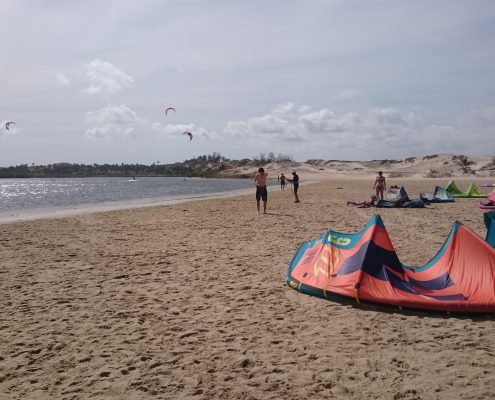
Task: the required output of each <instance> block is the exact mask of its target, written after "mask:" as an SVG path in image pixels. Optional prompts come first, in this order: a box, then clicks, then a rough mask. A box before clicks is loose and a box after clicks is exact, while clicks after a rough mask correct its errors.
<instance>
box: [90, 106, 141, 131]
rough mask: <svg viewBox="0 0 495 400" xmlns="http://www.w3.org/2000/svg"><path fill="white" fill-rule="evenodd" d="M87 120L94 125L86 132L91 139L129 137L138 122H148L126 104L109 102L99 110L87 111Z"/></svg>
mask: <svg viewBox="0 0 495 400" xmlns="http://www.w3.org/2000/svg"><path fill="white" fill-rule="evenodd" d="M86 122H87V123H88V124H92V125H93V127H91V128H89V129H87V130H86V132H85V134H84V135H85V136H86V137H87V138H91V139H100V138H112V137H116V136H117V137H128V136H131V134H132V132H133V131H134V129H135V126H136V125H137V124H146V121H145V120H144V119H142V118H141V117H139V116H138V115H137V114H136V113H135V112H134V111H132V110H131V109H130V108H129V107H127V106H126V105H125V104H121V105H120V106H113V105H110V104H109V105H108V106H106V107H104V108H102V109H100V110H98V111H90V112H88V113H86Z"/></svg>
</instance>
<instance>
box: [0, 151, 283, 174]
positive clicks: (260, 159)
mask: <svg viewBox="0 0 495 400" xmlns="http://www.w3.org/2000/svg"><path fill="white" fill-rule="evenodd" d="M282 158H283V159H284V160H292V157H290V156H283V155H280V154H279V155H278V156H275V154H274V153H268V155H265V154H264V153H261V154H260V155H259V156H255V157H253V159H249V158H245V159H242V160H230V159H228V158H226V157H224V156H223V155H222V154H220V153H218V152H213V154H206V155H201V156H198V157H195V158H191V159H189V160H185V161H182V162H176V163H172V164H160V162H159V161H157V162H156V163H153V164H151V165H146V164H126V163H121V164H96V163H94V164H78V163H66V162H63V163H55V164H48V165H35V164H31V165H28V164H21V165H16V166H10V167H0V178H75V177H107V176H108V177H129V176H183V177H204V178H213V177H217V176H219V174H220V172H222V171H225V170H226V169H229V168H235V167H238V166H242V165H256V166H257V165H262V164H265V163H267V162H270V161H281V160H282Z"/></svg>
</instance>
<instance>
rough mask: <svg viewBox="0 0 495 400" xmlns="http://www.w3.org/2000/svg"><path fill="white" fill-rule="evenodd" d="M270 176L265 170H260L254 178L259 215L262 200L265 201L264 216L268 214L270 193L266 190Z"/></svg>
mask: <svg viewBox="0 0 495 400" xmlns="http://www.w3.org/2000/svg"><path fill="white" fill-rule="evenodd" d="M267 176H268V174H267V173H266V172H265V170H264V169H263V168H261V167H260V168H259V169H258V173H257V174H256V176H255V177H254V184H255V185H256V206H257V208H258V213H259V212H260V200H263V214H266V202H267V201H268V191H267V190H266V177H267Z"/></svg>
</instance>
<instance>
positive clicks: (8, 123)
mask: <svg viewBox="0 0 495 400" xmlns="http://www.w3.org/2000/svg"><path fill="white" fill-rule="evenodd" d="M12 124H14V125H15V122H14V121H8V122H7V123H6V124H5V129H7V130H10V125H12Z"/></svg>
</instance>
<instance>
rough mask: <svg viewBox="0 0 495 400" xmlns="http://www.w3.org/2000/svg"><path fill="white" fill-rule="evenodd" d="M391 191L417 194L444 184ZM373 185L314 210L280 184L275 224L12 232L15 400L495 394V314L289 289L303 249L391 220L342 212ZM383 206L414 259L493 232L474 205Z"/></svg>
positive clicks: (242, 208)
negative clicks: (415, 308)
mask: <svg viewBox="0 0 495 400" xmlns="http://www.w3.org/2000/svg"><path fill="white" fill-rule="evenodd" d="M300 174H301V179H302V180H303V181H304V180H307V176H306V175H305V173H304V172H301V173H300ZM308 176H310V174H308ZM469 181H470V180H469ZM467 182H468V180H465V181H460V182H459V184H460V186H462V187H464V183H467ZM388 183H389V185H391V184H405V186H406V188H407V190H408V192H409V194H410V195H411V194H412V195H414V194H415V193H418V192H419V191H420V190H429V189H432V188H433V187H434V185H435V184H438V183H439V184H444V183H446V180H433V179H432V180H424V179H423V180H398V179H394V178H390V177H389V176H388ZM371 186H372V180H371V181H370V180H363V179H357V178H355V179H348V180H343V179H338V180H332V179H330V177H328V179H327V180H326V181H323V182H319V183H317V184H312V185H307V186H303V187H302V188H301V195H300V197H301V203H299V204H294V203H293V198H292V194H291V193H290V191H289V190H286V191H284V192H281V191H274V190H272V191H270V193H269V214H267V215H258V214H257V213H256V211H255V210H256V206H255V201H254V193H253V194H252V195H248V196H239V197H232V198H224V199H215V200H207V201H201V202H189V203H183V204H176V205H170V206H160V207H150V208H143V209H131V210H119V211H112V212H104V213H93V214H85V215H77V216H71V217H65V218H58V219H44V220H35V221H28V222H18V223H10V224H2V225H0V260H1V261H0V273H1V275H0V276H1V280H0V288H1V293H2V296H1V300H0V305H1V311H2V312H1V314H0V332H1V337H2V341H1V342H0V398H2V399H147V398H150V399H157V398H160V399H162V398H163V399H178V398H179V399H180V398H187V399H189V398H190V399H281V398H284V399H328V398H341V399H349V398H353V399H489V398H495V373H494V370H495V349H494V346H495V321H494V319H493V316H457V315H454V314H451V315H446V314H428V313H420V312H411V311H405V312H398V311H397V312H390V311H388V312H386V311H383V310H381V309H372V308H367V307H363V308H355V307H352V306H345V305H341V304H338V303H333V302H329V301H324V300H321V299H317V298H313V297H309V296H305V295H302V294H300V293H298V292H296V291H294V290H292V289H290V288H289V287H287V286H286V284H285V278H284V275H285V271H286V268H287V266H288V264H289V262H290V261H291V258H292V257H293V255H294V254H295V251H296V249H297V248H298V246H299V245H300V243H301V242H302V241H304V240H309V239H313V238H315V237H316V236H317V235H319V234H321V233H323V232H324V231H325V230H327V229H329V228H333V229H336V230H339V231H344V232H354V231H357V230H360V229H361V228H362V227H363V226H364V224H365V223H366V222H367V221H368V219H369V217H370V216H371V215H372V213H373V212H375V211H376V210H374V209H358V208H351V207H346V205H345V201H347V200H351V199H352V200H364V199H366V198H368V197H369V195H370V193H371ZM337 187H342V189H337ZM380 212H381V215H382V218H383V220H384V223H385V225H386V226H387V229H388V231H389V233H390V236H391V239H392V242H393V243H394V245H395V247H396V250H397V252H398V255H399V257H400V259H401V261H402V262H404V263H406V264H409V265H420V264H423V263H425V262H427V261H428V260H429V259H430V258H431V257H433V256H434V255H435V253H436V251H438V249H439V248H440V246H441V244H442V243H443V241H444V240H445V238H446V235H447V234H448V232H449V230H450V228H451V226H452V223H453V221H454V220H455V219H458V220H460V221H461V222H463V223H465V224H466V225H467V226H468V227H469V228H471V229H473V230H474V231H475V232H476V233H478V234H479V235H484V233H485V231H484V226H483V223H482V212H481V211H480V210H479V209H478V207H477V200H469V199H461V200H459V201H456V202H455V203H453V204H440V205H434V206H431V207H428V208H427V209H405V210H404V209H401V210H398V209H396V210H380Z"/></svg>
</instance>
